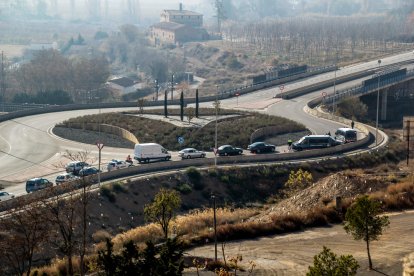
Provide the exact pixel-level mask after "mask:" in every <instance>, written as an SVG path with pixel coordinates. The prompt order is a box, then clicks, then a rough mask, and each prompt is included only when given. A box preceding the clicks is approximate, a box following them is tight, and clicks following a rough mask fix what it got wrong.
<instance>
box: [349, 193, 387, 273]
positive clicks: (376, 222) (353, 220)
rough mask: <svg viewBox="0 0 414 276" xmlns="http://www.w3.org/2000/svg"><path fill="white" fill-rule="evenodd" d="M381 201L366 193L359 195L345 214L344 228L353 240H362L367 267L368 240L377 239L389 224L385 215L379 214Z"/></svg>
mask: <svg viewBox="0 0 414 276" xmlns="http://www.w3.org/2000/svg"><path fill="white" fill-rule="evenodd" d="M380 212H381V203H380V202H378V201H375V200H372V199H370V198H369V197H368V196H367V195H365V196H361V197H359V198H358V199H357V200H356V202H355V203H354V204H352V205H351V207H349V209H348V210H347V211H346V214H345V225H344V229H345V231H346V232H347V233H348V234H351V235H352V236H353V237H354V239H355V240H361V239H362V240H364V241H365V242H366V246H367V254H368V263H369V269H372V261H371V254H370V249H369V244H370V241H375V240H378V239H379V237H380V236H381V235H382V232H383V231H384V229H385V228H386V227H387V226H388V225H389V224H390V222H389V219H388V217H387V216H379V213H380Z"/></svg>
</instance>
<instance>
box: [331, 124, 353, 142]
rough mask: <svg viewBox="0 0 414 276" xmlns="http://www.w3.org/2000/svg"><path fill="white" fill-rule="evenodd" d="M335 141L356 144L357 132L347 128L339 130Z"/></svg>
mask: <svg viewBox="0 0 414 276" xmlns="http://www.w3.org/2000/svg"><path fill="white" fill-rule="evenodd" d="M335 139H337V140H340V141H343V142H344V143H351V142H356V140H357V131H356V130H355V129H352V128H347V127H341V128H338V130H337V131H336V132H335Z"/></svg>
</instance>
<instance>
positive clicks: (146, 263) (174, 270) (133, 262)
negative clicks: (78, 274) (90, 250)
mask: <svg viewBox="0 0 414 276" xmlns="http://www.w3.org/2000/svg"><path fill="white" fill-rule="evenodd" d="M183 251H184V250H183V246H182V244H181V243H179V242H178V241H177V239H167V241H166V242H165V243H163V244H162V245H160V246H157V247H155V246H154V244H153V243H152V242H151V241H147V242H146V248H145V249H144V250H141V251H139V250H138V248H137V247H136V246H135V245H134V243H133V242H132V241H129V242H127V243H124V245H123V249H122V251H121V252H120V253H119V254H115V253H114V252H113V243H112V242H111V241H110V240H109V239H107V240H106V249H105V250H100V251H98V258H97V265H98V267H99V268H100V269H102V270H103V271H104V272H105V275H108V276H114V275H115V276H116V275H137V276H155V275H171V276H174V275H177V276H178V275H182V271H183V268H184V262H183Z"/></svg>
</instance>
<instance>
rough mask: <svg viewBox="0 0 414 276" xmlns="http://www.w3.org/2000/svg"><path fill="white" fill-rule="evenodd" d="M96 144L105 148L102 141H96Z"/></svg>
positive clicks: (99, 147)
mask: <svg viewBox="0 0 414 276" xmlns="http://www.w3.org/2000/svg"><path fill="white" fill-rule="evenodd" d="M96 146H97V147H98V149H99V150H101V149H103V147H104V144H103V143H102V142H99V141H96Z"/></svg>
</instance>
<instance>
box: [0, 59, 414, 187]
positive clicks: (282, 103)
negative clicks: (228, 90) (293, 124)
mask: <svg viewBox="0 0 414 276" xmlns="http://www.w3.org/2000/svg"><path fill="white" fill-rule="evenodd" d="M413 56H414V55H413V54H412V53H411V52H410V53H405V54H400V55H397V56H393V57H388V58H384V59H382V63H381V64H382V65H387V64H390V63H393V62H398V61H401V60H407V59H412V58H413ZM376 66H378V64H377V61H376V60H375V61H370V62H367V63H362V64H358V65H355V66H348V67H345V68H341V70H338V71H337V76H338V77H339V76H342V75H346V74H350V73H354V72H358V71H361V70H366V69H372V68H375V67H376ZM333 77H334V72H331V73H326V74H322V75H318V76H316V77H313V78H309V79H305V80H302V81H297V82H294V83H291V84H288V85H285V88H284V91H289V90H290V89H295V88H297V87H300V86H304V85H309V84H311V83H316V82H320V81H323V80H327V79H330V78H333ZM355 83H356V82H351V83H348V84H342V85H341V86H337V89H340V88H341V87H345V86H352V85H354V84H355ZM329 90H330V89H324V91H325V92H330V91H329ZM331 90H333V88H332V89H331ZM278 91H279V88H278V87H275V88H270V89H265V90H262V91H257V92H254V93H251V94H247V95H243V96H240V97H238V98H231V99H226V100H223V101H222V102H221V104H222V106H223V107H226V108H239V109H248V110H256V111H260V112H265V113H269V114H272V115H278V116H283V117H286V118H289V119H292V120H294V121H298V122H300V123H303V124H304V125H306V126H307V127H309V128H310V129H311V130H312V131H313V132H314V133H319V134H320V133H326V132H328V131H330V132H331V133H334V131H335V129H337V128H338V127H340V126H342V125H340V124H338V123H335V122H330V121H327V120H323V119H318V118H315V117H312V116H310V115H308V114H306V113H304V112H303V107H304V106H305V104H306V103H307V102H308V101H309V100H310V99H312V98H315V97H318V96H320V95H321V91H317V92H314V93H310V94H307V95H304V96H301V97H298V98H295V99H291V100H281V99H277V98H274V96H275V94H276V93H277V92H278ZM202 106H211V103H203V104H202ZM131 109H134V108H131ZM135 109H136V108H135ZM120 110H121V109H102V110H101V112H114V111H120ZM122 110H123V111H125V110H127V109H126V108H122ZM99 112H100V111H99V110H98V109H94V110H77V111H65V112H57V113H49V114H41V115H35V116H28V117H22V118H18V119H15V120H13V121H7V122H3V123H0V149H1V150H2V151H4V152H6V153H7V154H4V153H1V154H0V184H3V185H4V184H10V185H9V186H8V187H7V188H6V191H9V192H13V193H15V194H16V195H19V194H23V193H25V192H24V182H25V181H26V179H28V178H31V177H34V176H45V175H46V176H49V177H48V178H49V179H50V180H53V179H54V175H55V174H57V173H58V172H59V171H63V169H62V168H63V164H65V163H66V162H67V161H68V160H65V159H63V158H62V156H63V154H64V153H65V151H66V150H70V151H88V152H90V155H92V156H98V149H97V147H96V146H94V145H87V144H80V143H77V142H73V141H67V140H63V139H60V138H58V137H56V136H53V135H51V133H50V130H51V129H52V128H53V126H54V125H55V124H56V123H59V122H62V121H64V120H66V119H69V118H71V117H77V116H82V115H87V114H97V113H99ZM131 153H132V149H131V150H129V149H118V148H105V150H104V151H102V163H103V164H105V163H106V162H107V161H109V160H110V159H113V158H119V159H124V158H125V156H126V155H128V154H131Z"/></svg>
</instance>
